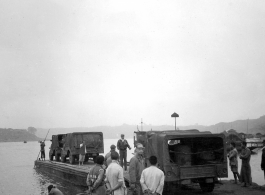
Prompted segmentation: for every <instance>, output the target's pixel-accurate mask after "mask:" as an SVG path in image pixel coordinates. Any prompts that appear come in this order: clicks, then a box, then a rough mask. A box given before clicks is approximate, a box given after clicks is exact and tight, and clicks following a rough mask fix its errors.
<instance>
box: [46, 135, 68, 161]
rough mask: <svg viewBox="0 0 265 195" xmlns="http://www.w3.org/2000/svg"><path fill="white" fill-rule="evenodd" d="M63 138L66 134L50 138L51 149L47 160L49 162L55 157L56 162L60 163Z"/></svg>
mask: <svg viewBox="0 0 265 195" xmlns="http://www.w3.org/2000/svg"><path fill="white" fill-rule="evenodd" d="M65 137H66V134H58V135H53V136H52V139H51V142H52V143H51V147H50V151H49V159H50V160H51V161H52V160H53V157H55V160H56V161H60V157H61V154H62V148H63V145H64V138H65Z"/></svg>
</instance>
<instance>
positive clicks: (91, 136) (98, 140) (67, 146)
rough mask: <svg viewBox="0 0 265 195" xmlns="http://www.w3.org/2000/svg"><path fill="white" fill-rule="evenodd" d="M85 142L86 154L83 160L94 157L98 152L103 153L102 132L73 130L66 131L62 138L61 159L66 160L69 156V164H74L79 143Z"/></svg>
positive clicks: (78, 151)
mask: <svg viewBox="0 0 265 195" xmlns="http://www.w3.org/2000/svg"><path fill="white" fill-rule="evenodd" d="M83 141H84V142H85V145H86V155H85V162H86V161H88V159H89V158H93V160H94V161H95V158H96V157H97V156H98V155H99V153H104V143H103V133H102V132H74V133H68V134H66V136H65V139H64V145H63V148H62V154H61V161H62V162H66V158H69V162H70V164H74V162H75V160H78V158H79V153H80V144H81V143H82V142H83Z"/></svg>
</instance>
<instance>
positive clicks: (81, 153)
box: [79, 141, 86, 166]
mask: <svg viewBox="0 0 265 195" xmlns="http://www.w3.org/2000/svg"><path fill="white" fill-rule="evenodd" d="M85 156H86V145H85V141H82V143H81V144H80V149H79V166H80V164H82V165H84V160H85Z"/></svg>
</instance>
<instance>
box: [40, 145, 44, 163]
mask: <svg viewBox="0 0 265 195" xmlns="http://www.w3.org/2000/svg"><path fill="white" fill-rule="evenodd" d="M40 151H41V155H40V158H41V160H45V143H44V141H43V142H42V141H41V142H40Z"/></svg>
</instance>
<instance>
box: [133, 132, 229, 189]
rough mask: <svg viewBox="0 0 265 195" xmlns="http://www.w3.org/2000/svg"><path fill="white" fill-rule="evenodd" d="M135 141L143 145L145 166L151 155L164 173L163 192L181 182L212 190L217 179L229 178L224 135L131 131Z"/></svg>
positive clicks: (174, 187) (175, 187) (147, 164)
mask: <svg viewBox="0 0 265 195" xmlns="http://www.w3.org/2000/svg"><path fill="white" fill-rule="evenodd" d="M134 133H135V136H134V144H135V146H136V144H137V143H142V144H143V145H144V147H145V150H144V156H145V162H146V166H147V167H148V166H149V161H148V158H149V157H150V156H152V155H154V156H156V157H157V158H158V164H159V168H160V169H161V170H162V171H163V172H164V174H165V187H164V192H165V194H174V189H177V188H178V186H180V185H181V184H192V183H199V184H200V187H201V189H202V191H204V192H211V191H213V189H214V186H215V183H216V182H217V181H218V178H223V177H228V173H227V154H226V143H225V138H224V135H221V134H211V133H207V132H206V133H205V132H202V133H201V132H199V131H198V130H178V131H147V132H144V131H140V132H134Z"/></svg>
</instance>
